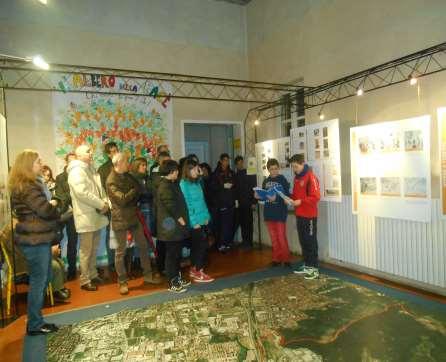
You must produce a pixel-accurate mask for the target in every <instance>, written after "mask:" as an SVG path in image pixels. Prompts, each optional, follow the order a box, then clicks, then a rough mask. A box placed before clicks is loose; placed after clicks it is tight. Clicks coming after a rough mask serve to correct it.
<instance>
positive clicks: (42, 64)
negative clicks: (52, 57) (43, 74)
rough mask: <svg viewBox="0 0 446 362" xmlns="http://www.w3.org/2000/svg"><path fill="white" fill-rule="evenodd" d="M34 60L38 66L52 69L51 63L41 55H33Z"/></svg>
mask: <svg viewBox="0 0 446 362" xmlns="http://www.w3.org/2000/svg"><path fill="white" fill-rule="evenodd" d="M32 62H33V64H34V65H35V66H36V67H38V68H41V69H45V70H48V69H50V66H49V64H48V63H47V62H46V61H45V60H44V59H43V58H42V57H41V56H40V55H36V56H35V57H33V59H32Z"/></svg>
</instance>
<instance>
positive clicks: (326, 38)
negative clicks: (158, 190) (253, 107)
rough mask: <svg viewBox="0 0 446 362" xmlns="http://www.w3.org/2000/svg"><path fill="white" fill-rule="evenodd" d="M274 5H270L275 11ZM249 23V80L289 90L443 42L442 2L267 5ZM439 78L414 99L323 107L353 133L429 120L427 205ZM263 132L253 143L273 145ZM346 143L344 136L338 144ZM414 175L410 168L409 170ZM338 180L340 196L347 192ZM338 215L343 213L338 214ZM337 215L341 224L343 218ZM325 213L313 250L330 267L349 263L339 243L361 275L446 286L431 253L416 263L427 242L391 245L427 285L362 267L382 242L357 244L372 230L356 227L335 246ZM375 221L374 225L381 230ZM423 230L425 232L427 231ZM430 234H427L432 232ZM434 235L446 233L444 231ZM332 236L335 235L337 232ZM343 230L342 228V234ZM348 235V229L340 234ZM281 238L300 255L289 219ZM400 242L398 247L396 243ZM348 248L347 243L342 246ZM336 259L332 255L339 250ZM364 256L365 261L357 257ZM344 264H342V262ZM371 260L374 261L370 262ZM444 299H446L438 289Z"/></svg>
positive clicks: (444, 100) (405, 89) (407, 275)
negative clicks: (352, 252) (356, 253)
mask: <svg viewBox="0 0 446 362" xmlns="http://www.w3.org/2000/svg"><path fill="white" fill-rule="evenodd" d="M275 5H277V4H275ZM247 22H248V58H249V73H250V77H251V78H252V79H256V80H265V81H272V80H274V81H277V82H289V81H292V80H294V79H297V78H299V77H304V84H306V85H310V86H315V85H319V84H322V83H325V82H328V81H331V80H335V79H338V78H341V77H343V76H346V75H349V74H352V73H355V72H358V71H361V70H364V69H367V68H369V67H372V66H374V65H379V64H381V63H384V62H387V61H389V60H392V59H395V58H398V57H401V56H404V55H407V54H409V53H412V52H416V51H418V50H422V49H425V48H428V47H430V46H433V45H436V44H439V43H442V42H444V41H445V37H444V36H445V25H444V24H445V23H446V2H444V1H440V0H429V1H423V2H421V1H416V0H394V1H384V0H377V1H368V2H366V1H351V0H336V1H330V0H316V1H310V0H302V1H293V0H282V1H281V2H280V6H274V4H273V2H271V1H267V0H257V1H252V2H251V3H250V4H249V5H248V9H247ZM445 81H446V73H438V74H434V75H432V76H429V77H425V78H423V79H421V80H420V88H419V91H420V92H419V96H418V89H417V87H410V86H409V84H408V83H404V84H400V85H395V86H392V87H389V88H385V89H381V90H378V91H375V92H371V93H366V94H365V95H364V96H363V97H361V98H358V97H354V98H350V99H346V100H343V101H340V102H336V103H332V104H328V105H326V106H325V107H324V114H325V117H326V119H333V118H339V119H340V121H341V122H348V123H350V122H352V121H353V122H354V123H357V124H358V125H365V124H370V123H377V122H384V121H391V120H399V119H404V118H411V117H415V116H418V115H423V114H430V115H431V116H432V117H433V118H432V119H433V122H432V137H433V139H432V143H431V144H432V148H431V162H432V190H433V193H432V195H433V198H438V197H439V157H438V156H439V150H438V142H437V137H438V136H437V128H436V126H437V122H436V110H437V107H439V106H445V105H446V89H445V87H444V84H445ZM319 111H320V107H317V108H312V109H310V110H307V112H306V122H307V123H313V122H318V121H319V120H318V112H319ZM261 127H262V128H263V129H262V130H260V132H259V135H260V137H259V139H260V140H264V139H269V138H276V137H279V134H278V132H277V127H275V126H274V124H272V121H271V120H270V121H268V122H267V123H266V124H265V123H262V126H261ZM345 142H349V139H348V136H347V135H344V136H343V137H342V139H341V143H345ZM346 157H348V154H347V152H344V153H343V154H342V155H341V158H342V159H345V158H346ZM414 167H416V165H414ZM349 170H350V168H349V169H348V173H347V174H346V176H347V177H344V175H345V173H344V172H343V177H344V179H343V191H344V193H345V194H350V193H351V191H350V190H348V191H347V187H348V185H347V184H346V179H347V178H348V177H349V172H350V171H349ZM344 211H345V210H344ZM344 211H342V215H344V216H343V217H346V216H345V215H347V214H346V213H345V212H344ZM333 215H334V214H333V213H329V212H328V208H327V204H326V203H321V205H320V217H319V225H318V226H319V232H318V236H319V245H320V256H321V257H322V258H323V259H326V260H330V258H331V257H336V258H337V259H338V260H343V261H349V260H348V255H347V254H348V252H349V250H345V255H344V258H343V257H342V255H341V256H340V254H339V252H338V253H337V255H333V254H331V253H330V247H331V249H332V250H334V248H333V242H336V240H340V239H342V237H344V238H345V239H348V240H352V242H356V243H359V245H356V247H359V248H360V249H361V250H362V251H363V254H362V258H360V259H358V260H356V261H355V260H353V261H352V264H356V265H357V266H358V267H362V266H363V267H367V268H369V269H370V270H372V271H376V272H377V273H379V272H384V273H386V274H385V275H386V276H389V277H396V278H402V279H404V280H405V281H406V280H411V281H412V282H413V283H414V284H417V285H418V286H420V285H419V284H418V282H420V283H424V285H425V286H426V287H427V288H429V287H431V288H435V287H432V286H433V285H435V286H437V290H438V286H439V287H443V288H444V286H445V285H446V273H445V272H444V268H442V266H441V265H439V263H438V258H436V257H435V253H426V256H425V257H424V256H423V258H417V253H418V250H419V248H413V247H412V245H415V244H416V243H417V242H418V243H419V242H426V240H424V239H423V240H424V241H423V240H422V239H417V240H412V239H411V236H410V235H411V234H407V235H408V236H407V238H406V239H404V242H405V244H404V245H403V243H401V244H399V245H397V247H400V248H402V249H403V250H404V252H405V253H406V252H407V253H408V254H406V256H407V259H408V260H417V261H418V262H419V263H420V264H421V265H420V269H428V268H432V267H433V268H434V269H435V270H434V272H433V273H432V275H436V278H426V276H425V275H423V274H419V275H417V274H416V273H411V272H409V271H408V270H407V268H400V266H399V265H394V266H393V267H390V266H389V265H387V264H385V263H383V262H382V261H379V262H377V263H375V264H373V263H365V262H364V260H371V259H373V258H374V257H375V256H374V255H365V254H367V253H372V252H373V251H374V250H375V251H377V252H380V253H381V252H382V250H377V249H379V248H381V247H383V246H384V245H386V242H385V241H386V240H376V239H373V238H368V239H365V238H362V236H363V235H368V233H367V232H365V231H366V230H362V229H361V228H362V227H366V225H369V226H370V225H372V224H374V223H367V224H364V225H362V224H361V225H360V224H358V233H359V235H347V234H345V235H344V236H342V235H341V236H339V235H336V238H335V237H334V236H333V235H331V234H330V233H329V229H330V230H331V229H334V227H332V228H329V226H333V225H331V224H330V223H335V222H336V223H338V225H336V226H339V220H340V219H339V215H337V214H336V218H333V217H332V216H333ZM348 215H349V216H348V219H345V222H346V223H348V224H351V223H353V222H355V221H354V220H353V216H352V215H351V213H350V214H348ZM378 221H379V220H377V221H376V225H381V224H382V225H385V224H386V223H380V222H378ZM434 223H435V225H439V223H440V222H439V220H438V215H434V216H433V224H434ZM444 224H445V223H444V222H443V225H444ZM408 227H410V228H412V227H413V229H414V230H415V229H417V228H419V226H418V225H416V223H410V222H409V225H408ZM430 227H431V225H428V226H427V228H430ZM433 227H434V226H432V228H433ZM435 228H437V230H446V226H443V227H442V228H438V227H437V226H435ZM338 229H339V228H338ZM341 230H342V228H341ZM383 230H384V232H385V231H386V230H385V229H380V230H379V231H380V233H378V230H377V231H376V232H374V233H372V234H373V235H385V233H384V234H383ZM344 231H345V232H347V233H349V232H350V231H348V229H347V228H346V229H345V230H344ZM288 232H289V238H290V239H291V245H292V248H293V249H297V250H298V249H299V247H298V245H297V244H298V239H297V235H296V232H295V225H294V218H292V217H290V218H289V220H288ZM398 242H400V241H398ZM439 242H440V244H439V245H446V235H445V234H444V233H443V234H441V233H440V235H439ZM345 245H346V247H352V245H353V244H352V243H350V244H348V245H347V244H345ZM338 251H339V249H338ZM364 253H365V254H364ZM389 253H390V255H389V256H388V258H389V260H394V261H395V263H397V262H398V260H399V261H401V258H400V254H401V253H400V250H397V249H392V248H390V249H389ZM342 258H343V259H342ZM375 260H377V259H376V257H375ZM443 293H446V291H445V290H444V289H443Z"/></svg>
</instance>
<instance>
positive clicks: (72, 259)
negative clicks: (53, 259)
mask: <svg viewBox="0 0 446 362" xmlns="http://www.w3.org/2000/svg"><path fill="white" fill-rule="evenodd" d="M65 228H66V231H67V239H68V242H67V260H68V275H69V276H74V275H76V256H77V239H78V235H77V232H76V227H75V226H74V218H70V219H69V220H67V222H66V223H65Z"/></svg>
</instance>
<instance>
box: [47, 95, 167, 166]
mask: <svg viewBox="0 0 446 362" xmlns="http://www.w3.org/2000/svg"><path fill="white" fill-rule="evenodd" d="M53 112H54V121H55V132H56V135H55V137H56V152H55V153H56V156H57V158H58V159H57V162H56V164H57V165H58V166H60V167H58V168H60V169H62V167H63V164H64V160H63V158H64V156H65V155H66V154H67V153H69V152H72V151H74V150H75V149H76V147H77V146H79V145H81V144H85V143H87V144H89V145H91V146H92V148H93V152H94V156H93V157H94V163H95V166H96V167H97V166H99V165H100V164H102V163H103V162H104V161H105V156H104V154H103V146H104V144H105V143H107V142H110V141H114V142H116V143H117V144H118V147H119V149H120V150H121V151H125V152H128V153H129V155H130V156H132V157H138V156H143V157H146V158H148V159H151V158H152V156H153V155H154V154H155V151H156V147H157V146H158V145H160V144H171V139H170V138H171V135H172V120H173V113H172V104H171V102H170V101H168V102H164V101H163V100H162V99H160V98H153V97H141V96H123V95H119V96H118V95H104V94H81V93H70V94H63V93H54V95H53Z"/></svg>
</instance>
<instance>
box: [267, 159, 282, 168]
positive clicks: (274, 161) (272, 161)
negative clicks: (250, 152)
mask: <svg viewBox="0 0 446 362" xmlns="http://www.w3.org/2000/svg"><path fill="white" fill-rule="evenodd" d="M271 166H277V167H279V161H277V160H276V159H275V158H270V159H269V160H268V162H267V163H266V168H267V169H268V170H269V168H270V167H271Z"/></svg>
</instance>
